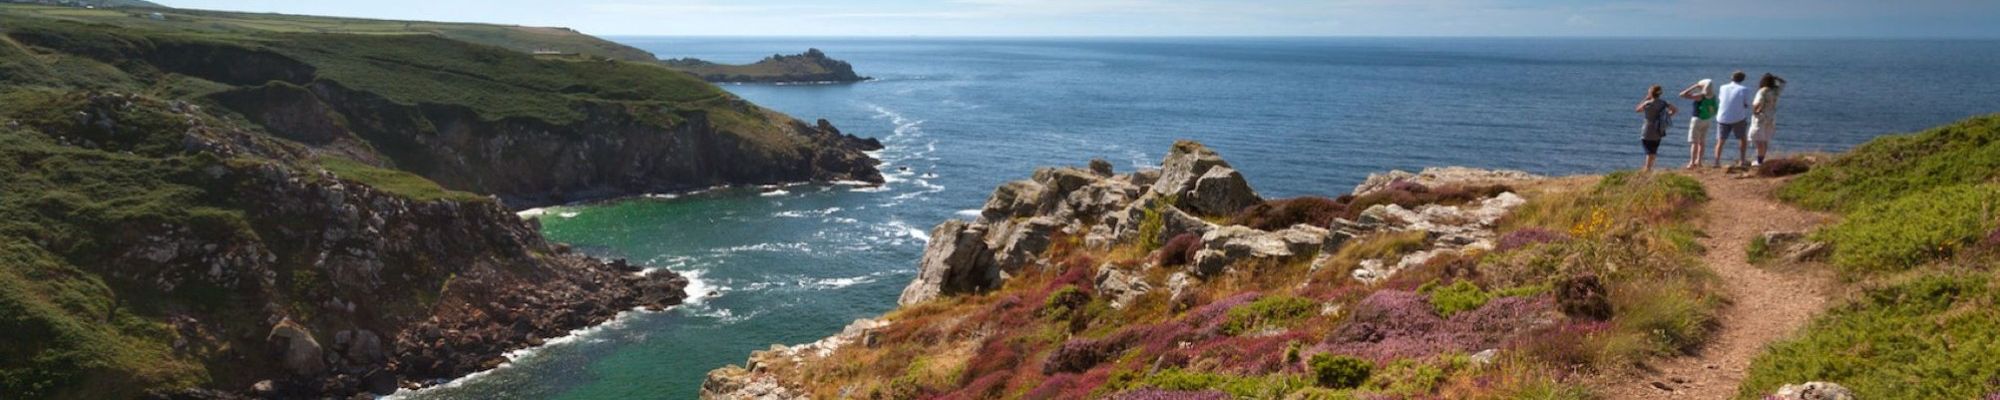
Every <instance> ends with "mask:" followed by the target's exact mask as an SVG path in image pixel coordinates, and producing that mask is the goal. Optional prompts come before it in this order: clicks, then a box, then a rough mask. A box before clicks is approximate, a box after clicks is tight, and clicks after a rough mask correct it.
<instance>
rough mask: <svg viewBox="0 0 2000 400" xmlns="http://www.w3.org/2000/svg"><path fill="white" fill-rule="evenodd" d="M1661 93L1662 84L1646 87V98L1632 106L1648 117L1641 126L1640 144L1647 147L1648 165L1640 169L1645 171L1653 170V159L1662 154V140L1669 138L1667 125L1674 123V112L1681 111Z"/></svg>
mask: <svg viewBox="0 0 2000 400" xmlns="http://www.w3.org/2000/svg"><path fill="white" fill-rule="evenodd" d="M1660 93H1661V89H1660V85H1653V87H1652V88H1650V89H1646V100H1644V101H1640V102H1639V106H1637V107H1633V108H1632V112H1636V113H1640V114H1641V115H1644V116H1645V117H1646V122H1645V124H1643V125H1640V127H1639V144H1640V145H1642V146H1645V148H1646V167H1645V168H1643V169H1641V170H1640V171H1644V172H1652V171H1653V159H1655V158H1658V157H1659V155H1660V140H1662V139H1666V138H1667V125H1669V124H1671V123H1672V121H1673V119H1672V118H1673V116H1674V114H1677V113H1679V112H1680V109H1678V108H1674V104H1673V103H1671V102H1668V101H1667V100H1666V99H1662V98H1660Z"/></svg>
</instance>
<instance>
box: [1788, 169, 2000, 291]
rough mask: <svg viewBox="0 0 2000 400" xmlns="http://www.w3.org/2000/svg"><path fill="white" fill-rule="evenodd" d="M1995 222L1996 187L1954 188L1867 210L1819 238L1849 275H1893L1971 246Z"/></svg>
mask: <svg viewBox="0 0 2000 400" xmlns="http://www.w3.org/2000/svg"><path fill="white" fill-rule="evenodd" d="M1996 216H2000V185H1990V184H1989V185H1956V186H1949V187H1943V188H1938V189H1933V190H1925V191H1921V192H1917V193H1912V194H1911V195H1909V196H1904V197H1902V198H1898V199H1895V200H1891V201H1888V202H1885V203H1880V204H1876V205H1871V206H1866V207H1862V208H1859V209H1857V210H1856V211H1854V212H1852V213H1850V214H1848V215H1847V218H1846V219H1845V220H1843V221H1841V222H1840V223H1839V224H1837V225H1834V226H1832V227H1831V228H1828V229H1826V231H1824V232H1823V233H1822V234H1821V235H1820V236H1821V237H1822V238H1824V239H1826V240H1828V241H1829V242H1832V243H1833V256H1832V262H1833V264H1834V265H1836V266H1839V267H1840V268H1841V269H1842V270H1843V271H1846V272H1849V273H1865V272H1893V271H1900V270H1904V269H1908V268H1911V267H1915V266H1917V265H1920V264H1922V263H1924V262H1926V261H1929V260H1933V259H1937V258H1940V257H1945V256H1949V255H1951V254H1953V253H1955V252H1957V251H1958V250H1959V249H1961V248H1964V247H1967V246H1969V245H1975V244H1977V243H1978V241H1979V240H1981V239H1983V238H1982V237H1981V236H1983V235H1984V234H1986V233H1987V232H1989V231H1992V230H1993V229H1994V228H1995V226H1994V219H1995V217H1996Z"/></svg>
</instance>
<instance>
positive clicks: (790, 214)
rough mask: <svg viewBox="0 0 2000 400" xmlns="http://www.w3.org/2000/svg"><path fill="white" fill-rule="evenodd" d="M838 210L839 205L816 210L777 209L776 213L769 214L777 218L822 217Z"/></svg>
mask: <svg viewBox="0 0 2000 400" xmlns="http://www.w3.org/2000/svg"><path fill="white" fill-rule="evenodd" d="M840 210H841V208H840V207H827V208H822V209H818V210H791V211H779V212H778V213H776V214H771V216H773V217H779V218H806V217H824V216H828V215H833V213H837V212H840Z"/></svg>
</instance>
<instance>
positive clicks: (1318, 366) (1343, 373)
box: [1310, 353, 1375, 389]
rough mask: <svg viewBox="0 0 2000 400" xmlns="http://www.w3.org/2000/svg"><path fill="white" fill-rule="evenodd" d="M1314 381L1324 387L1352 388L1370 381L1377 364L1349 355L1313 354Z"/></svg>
mask: <svg viewBox="0 0 2000 400" xmlns="http://www.w3.org/2000/svg"><path fill="white" fill-rule="evenodd" d="M1310 364H1311V366H1312V373H1313V382H1314V383H1317V384H1319V386H1320V387H1323V388H1332V389H1352V388H1356V387H1360V386H1361V384H1362V383H1364V382H1368V375H1369V373H1371V372H1372V371H1373V370H1374V369H1375V364H1373V363H1370V362H1368V360H1363V359H1359V358H1354V357H1349V356H1335V355H1330V354H1326V353H1320V354H1314V355H1313V356H1312V362H1311V363H1310Z"/></svg>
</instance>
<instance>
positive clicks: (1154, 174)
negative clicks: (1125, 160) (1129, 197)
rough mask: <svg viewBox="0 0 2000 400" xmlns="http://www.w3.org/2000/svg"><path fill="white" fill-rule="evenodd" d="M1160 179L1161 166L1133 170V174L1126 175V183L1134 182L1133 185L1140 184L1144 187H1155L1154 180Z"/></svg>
mask: <svg viewBox="0 0 2000 400" xmlns="http://www.w3.org/2000/svg"><path fill="white" fill-rule="evenodd" d="M1159 181H1160V169H1159V168H1144V169H1140V170H1138V171H1132V174H1131V175H1126V176H1125V183H1130V184H1132V186H1138V187H1142V188H1151V187H1153V182H1159Z"/></svg>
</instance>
